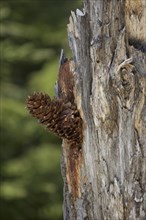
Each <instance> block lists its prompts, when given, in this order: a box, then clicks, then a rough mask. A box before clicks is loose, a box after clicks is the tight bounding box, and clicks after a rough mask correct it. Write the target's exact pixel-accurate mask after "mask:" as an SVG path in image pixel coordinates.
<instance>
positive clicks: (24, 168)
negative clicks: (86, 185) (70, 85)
mask: <svg viewBox="0 0 146 220" xmlns="http://www.w3.org/2000/svg"><path fill="white" fill-rule="evenodd" d="M77 7H78V8H79V7H81V0H5V1H4V0H3V1H1V2H0V33H1V50H0V51H1V55H0V60H1V63H0V66H1V75H0V77H1V115H0V116H1V117H0V120H1V123H0V126H1V148H0V162H1V172H0V178H1V186H0V216H1V219H2V220H33V219H34V220H48V219H49V220H60V219H62V202H63V181H62V177H61V171H60V155H61V147H60V146H61V140H59V139H57V138H56V137H55V136H53V135H51V134H50V133H49V132H47V131H46V130H45V129H44V128H43V127H41V126H40V125H39V124H38V123H37V121H36V120H35V119H33V118H31V117H30V115H29V114H28V112H27V110H26V108H25V100H26V97H27V96H28V95H29V94H31V93H32V92H34V91H42V92H47V93H48V94H49V95H50V96H51V97H52V96H54V95H55V93H54V84H55V81H56V79H57V71H58V60H59V55H60V50H61V48H64V49H65V52H66V54H67V55H68V56H71V51H70V50H69V46H68V37H67V23H68V22H69V16H70V11H71V10H75V9H76V8H77Z"/></svg>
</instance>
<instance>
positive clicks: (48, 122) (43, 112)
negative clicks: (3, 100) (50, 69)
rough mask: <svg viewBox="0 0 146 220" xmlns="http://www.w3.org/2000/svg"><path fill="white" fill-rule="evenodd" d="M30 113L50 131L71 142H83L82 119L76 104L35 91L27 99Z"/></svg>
mask: <svg viewBox="0 0 146 220" xmlns="http://www.w3.org/2000/svg"><path fill="white" fill-rule="evenodd" d="M27 108H28V110H29V113H30V114H31V115H32V116H33V117H35V118H37V119H38V120H39V122H40V123H41V124H43V125H45V126H46V127H47V128H48V129H49V130H50V131H52V132H53V133H55V134H57V135H58V136H59V137H61V138H65V139H67V140H68V141H70V142H71V143H77V144H80V143H81V142H82V119H81V117H80V114H79V111H78V110H77V108H76V106H75V105H73V104H71V103H69V102H68V103H65V102H64V101H63V100H62V99H56V98H54V99H53V100H51V98H50V97H49V96H48V95H47V94H43V93H34V94H32V95H31V96H29V97H28V99H27Z"/></svg>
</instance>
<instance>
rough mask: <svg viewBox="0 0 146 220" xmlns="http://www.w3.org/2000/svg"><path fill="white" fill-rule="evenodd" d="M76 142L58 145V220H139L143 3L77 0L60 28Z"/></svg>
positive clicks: (145, 174)
mask: <svg viewBox="0 0 146 220" xmlns="http://www.w3.org/2000/svg"><path fill="white" fill-rule="evenodd" d="M68 35H69V43H70V47H71V49H72V53H73V62H71V65H70V68H71V70H72V72H73V73H74V81H75V86H74V95H75V100H76V104H77V107H78V109H79V111H80V114H81V117H82V119H83V136H84V138H83V144H82V146H81V148H79V149H77V148H76V149H75V150H74V149H73V148H72V147H70V146H69V144H68V143H67V142H66V141H65V140H64V141H63V160H62V175H63V178H64V219H65V220H74V219H78V220H82V219H86V220H87V219H89V220H100V219H111V220H122V219H124V220H125V219H127V220H129V219H130V220H134V219H139V220H142V219H143V220H144V219H146V1H145V0H121V1H119V0H110V1H109V0H84V8H83V11H82V12H81V11H79V10H77V11H76V13H74V12H72V13H71V17H70V23H69V25H68Z"/></svg>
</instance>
